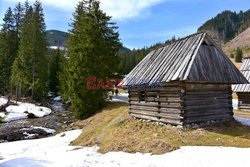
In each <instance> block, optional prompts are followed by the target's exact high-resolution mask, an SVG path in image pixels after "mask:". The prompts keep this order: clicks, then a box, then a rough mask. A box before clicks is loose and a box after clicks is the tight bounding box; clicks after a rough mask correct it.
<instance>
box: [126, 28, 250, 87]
mask: <svg viewBox="0 0 250 167" xmlns="http://www.w3.org/2000/svg"><path fill="white" fill-rule="evenodd" d="M156 81H157V82H170V81H190V82H209V83H230V84H246V83H248V81H247V80H246V79H245V77H244V76H243V75H242V74H241V72H240V71H239V70H238V69H237V68H236V67H235V66H234V64H233V63H232V62H231V61H230V60H229V58H228V57H227V56H226V55H225V54H224V53H223V52H222V51H221V49H220V48H219V47H217V46H216V44H215V43H214V42H213V40H212V39H211V37H209V36H208V35H207V34H206V33H197V34H193V35H191V36H188V37H186V38H183V39H181V40H178V41H176V42H174V43H171V44H169V45H167V46H165V47H163V48H160V49H157V50H154V51H151V52H150V53H149V54H148V55H147V56H146V57H145V58H144V59H143V60H142V61H141V62H140V63H139V64H138V65H137V66H136V67H135V68H134V69H133V70H132V71H131V72H130V73H129V74H128V75H127V77H126V78H125V79H124V82H123V84H122V85H123V86H128V85H140V84H145V83H148V84H153V83H154V82H156Z"/></svg>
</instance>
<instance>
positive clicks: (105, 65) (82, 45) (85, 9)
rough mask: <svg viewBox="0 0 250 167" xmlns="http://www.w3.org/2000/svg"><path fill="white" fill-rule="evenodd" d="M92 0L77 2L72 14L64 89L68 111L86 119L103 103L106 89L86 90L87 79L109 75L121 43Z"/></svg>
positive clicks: (104, 78)
mask: <svg viewBox="0 0 250 167" xmlns="http://www.w3.org/2000/svg"><path fill="white" fill-rule="evenodd" d="M110 20H111V17H109V16H107V15H106V14H105V13H104V12H103V11H102V10H100V4H99V2H98V1H96V0H88V1H85V0H84V1H81V2H79V4H78V5H77V8H76V11H75V13H74V21H73V24H72V30H71V31H70V38H69V41H68V55H69V60H68V61H69V62H68V84H67V85H68V88H69V91H68V93H69V98H70V100H71V104H72V105H71V110H72V111H73V112H74V113H75V114H76V116H77V117H78V118H86V117H89V116H91V115H92V114H94V113H95V112H96V111H97V110H99V109H100V108H102V107H103V106H104V105H105V96H106V93H107V90H89V89H87V78H88V77H96V78H97V79H103V80H104V82H105V81H106V79H107V78H113V77H114V76H115V73H116V72H117V69H118V65H119V62H118V61H119V58H118V55H117V53H118V51H119V48H120V46H121V44H120V42H119V34H118V32H117V27H116V25H115V24H114V23H112V22H111V21H110Z"/></svg>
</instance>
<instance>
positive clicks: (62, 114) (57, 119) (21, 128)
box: [0, 101, 75, 143]
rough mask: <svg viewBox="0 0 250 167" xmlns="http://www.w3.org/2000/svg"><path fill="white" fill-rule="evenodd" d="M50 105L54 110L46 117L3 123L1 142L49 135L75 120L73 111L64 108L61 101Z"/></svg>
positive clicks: (0, 128) (1, 126)
mask: <svg viewBox="0 0 250 167" xmlns="http://www.w3.org/2000/svg"><path fill="white" fill-rule="evenodd" d="M48 107H49V108H50V109H51V110H52V112H51V113H50V114H49V115H46V116H44V117H40V118H27V119H21V120H15V121H11V122H7V123H2V124H1V125H0V143H3V142H9V141H17V140H26V139H37V138H43V137H47V136H50V135H53V134H55V133H58V132H60V131H62V130H63V129H65V128H67V126H69V125H70V124H72V123H73V122H74V121H75V119H74V117H73V116H72V115H71V113H70V112H69V111H67V110H65V109H64V108H63V105H62V103H61V102H58V101H50V102H49V103H48Z"/></svg>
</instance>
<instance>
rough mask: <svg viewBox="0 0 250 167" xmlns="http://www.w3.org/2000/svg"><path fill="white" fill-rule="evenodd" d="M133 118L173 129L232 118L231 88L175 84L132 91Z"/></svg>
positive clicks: (222, 85)
mask: <svg viewBox="0 0 250 167" xmlns="http://www.w3.org/2000/svg"><path fill="white" fill-rule="evenodd" d="M128 92H129V113H130V115H131V116H133V117H136V118H141V119H147V120H152V121H157V122H163V123H169V124H173V125H185V124H191V123H201V122H207V121H210V120H223V119H229V118H231V117H232V113H233V112H232V100H231V99H232V96H231V92H232V91H231V85H227V84H217V85H215V84H192V83H183V82H173V83H167V84H163V87H162V88H160V89H152V88H145V89H129V91H128Z"/></svg>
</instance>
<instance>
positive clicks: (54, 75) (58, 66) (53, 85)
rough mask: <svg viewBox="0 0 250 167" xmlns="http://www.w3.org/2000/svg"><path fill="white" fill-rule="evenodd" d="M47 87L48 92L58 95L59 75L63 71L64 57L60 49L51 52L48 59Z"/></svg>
mask: <svg viewBox="0 0 250 167" xmlns="http://www.w3.org/2000/svg"><path fill="white" fill-rule="evenodd" d="M49 59H50V60H49V72H48V85H49V91H51V92H53V93H55V95H58V92H59V87H60V86H59V75H60V72H61V71H62V70H63V65H64V61H65V60H64V59H65V58H64V56H63V51H61V50H60V49H56V50H52V52H51V55H50V58H49Z"/></svg>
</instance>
